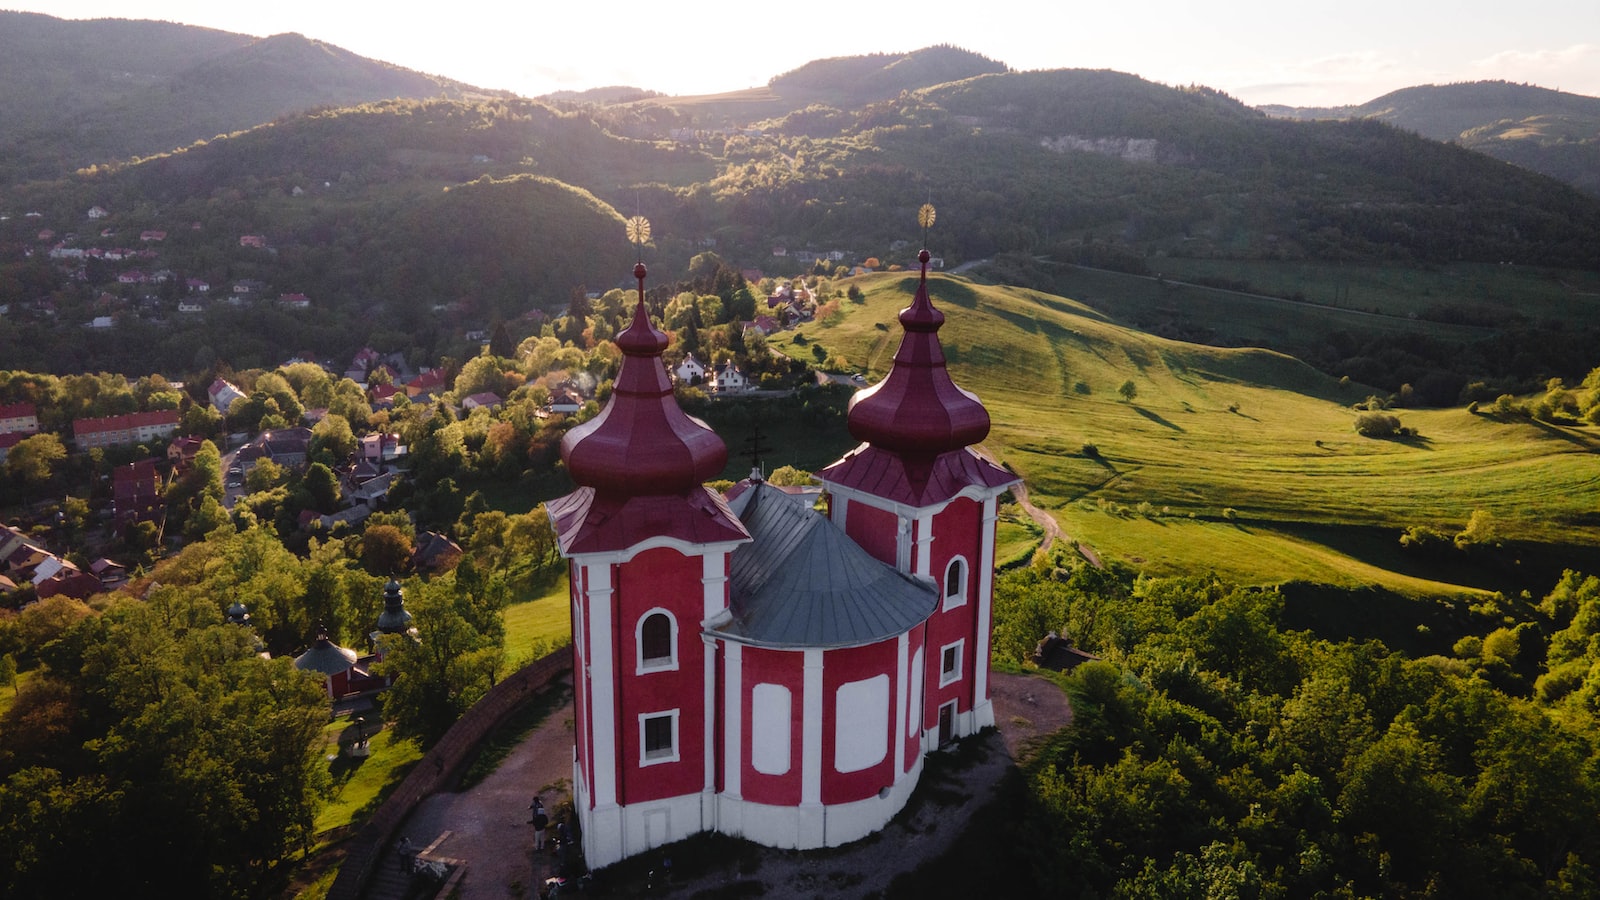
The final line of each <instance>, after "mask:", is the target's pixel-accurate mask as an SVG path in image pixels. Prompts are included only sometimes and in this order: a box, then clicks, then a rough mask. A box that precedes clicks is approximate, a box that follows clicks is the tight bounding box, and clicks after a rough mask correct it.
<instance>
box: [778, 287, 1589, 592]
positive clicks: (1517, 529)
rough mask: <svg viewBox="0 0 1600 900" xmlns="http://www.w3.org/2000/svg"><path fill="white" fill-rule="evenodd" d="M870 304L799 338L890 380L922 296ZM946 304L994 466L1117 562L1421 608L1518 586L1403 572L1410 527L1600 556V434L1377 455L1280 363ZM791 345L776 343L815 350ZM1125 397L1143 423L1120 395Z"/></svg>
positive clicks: (1449, 426) (870, 299)
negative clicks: (1388, 596) (1344, 589)
mask: <svg viewBox="0 0 1600 900" xmlns="http://www.w3.org/2000/svg"><path fill="white" fill-rule="evenodd" d="M855 283H856V284H858V285H859V286H860V287H861V288H862V290H863V291H864V292H865V294H866V298H865V301H864V302H863V303H860V304H846V305H845V309H844V313H843V315H842V316H840V317H838V319H837V321H834V322H831V323H823V324H810V325H807V326H805V327H804V328H802V329H800V333H802V334H804V335H805V338H806V339H807V340H809V341H812V342H816V343H820V344H822V345H824V346H825V347H826V348H827V349H828V351H829V352H830V353H835V354H837V355H839V356H842V357H845V358H846V359H848V360H849V361H850V363H851V364H852V365H853V366H858V367H863V368H866V369H867V370H868V371H869V373H870V374H869V378H878V377H882V375H883V374H884V373H885V372H886V371H887V370H888V368H889V365H890V363H891V360H892V356H893V353H894V350H895V347H896V346H897V345H898V342H899V338H900V329H899V327H898V325H897V324H895V320H894V316H895V313H896V311H897V310H898V309H900V308H901V307H903V306H905V305H906V304H907V303H908V302H909V300H910V297H911V294H912V292H913V291H914V289H915V278H914V277H911V276H908V275H906V274H903V273H900V274H879V275H872V276H865V277H862V278H858V279H856V282H855ZM931 291H932V295H933V297H934V301H935V303H936V305H938V306H939V307H940V309H942V310H943V311H944V313H945V315H946V317H947V319H946V323H945V326H944V328H943V330H942V331H941V332H940V338H941V340H942V341H943V344H944V346H945V350H946V354H947V356H948V358H949V365H950V369H951V371H952V373H953V375H954V377H955V378H956V380H957V382H958V383H959V384H961V385H962V386H963V387H965V388H967V389H969V390H972V391H974V392H976V393H977V394H978V395H979V396H980V397H981V398H982V399H983V401H984V403H985V404H986V405H987V406H988V408H989V412H990V415H991V417H992V419H993V422H994V427H993V430H992V431H991V434H990V436H989V439H988V442H987V446H986V449H987V450H988V451H989V452H991V453H992V454H994V455H995V456H996V457H998V458H999V459H1001V460H1003V461H1004V462H1007V463H1009V464H1010V465H1012V466H1013V467H1014V468H1015V469H1016V471H1017V472H1018V473H1020V474H1021V475H1022V476H1023V477H1024V478H1026V480H1027V482H1028V485H1029V487H1030V490H1031V492H1032V495H1033V502H1034V503H1035V504H1037V505H1039V506H1040V507H1043V508H1047V509H1050V510H1051V511H1053V513H1054V514H1055V515H1056V517H1057V519H1058V521H1059V522H1060V524H1061V525H1062V527H1063V528H1064V529H1065V530H1066V531H1067V533H1068V534H1069V535H1071V536H1072V537H1073V538H1074V539H1077V540H1081V541H1084V542H1086V543H1088V544H1090V545H1091V546H1093V547H1094V548H1096V550H1097V551H1098V552H1099V553H1100V554H1101V556H1102V557H1103V558H1109V559H1120V560H1124V561H1126V562H1129V563H1132V564H1135V565H1138V566H1141V567H1143V568H1145V569H1146V570H1148V571H1152V572H1156V573H1173V572H1180V571H1182V572H1194V571H1206V570H1215V571H1217V572H1218V573H1219V574H1225V575H1227V576H1229V577H1232V578H1237V579H1239V580H1243V581H1247V582H1251V583H1278V582H1283V581H1291V580H1298V581H1311V582H1318V583H1329V584H1343V585H1363V584H1375V585H1379V586H1382V587H1384V588H1387V589H1389V590H1393V591H1396V592H1398V593H1403V594H1406V595H1410V596H1418V595H1425V594H1456V593H1463V592H1472V591H1475V590H1482V589H1500V588H1501V586H1502V585H1503V584H1504V583H1505V581H1506V578H1505V577H1503V576H1504V573H1498V574H1497V573H1489V572H1478V571H1475V570H1474V568H1473V567H1471V566H1465V565H1457V566H1449V565H1446V566H1433V567H1430V568H1420V567H1418V566H1415V565H1411V564H1409V563H1408V562H1407V560H1406V559H1404V558H1399V557H1398V552H1397V551H1398V537H1399V533H1400V531H1401V530H1402V529H1404V528H1405V527H1407V526H1411V525H1427V526H1433V527H1439V528H1443V529H1445V530H1447V531H1450V532H1452V533H1453V532H1454V531H1457V530H1460V529H1461V528H1462V527H1463V526H1464V525H1465V524H1466V522H1467V520H1468V518H1469V517H1470V516H1471V515H1472V513H1473V511H1474V510H1475V509H1482V510H1485V511H1487V512H1488V513H1489V514H1491V516H1492V517H1493V521H1494V523H1495V527H1496V530H1497V533H1498V535H1499V536H1500V537H1501V538H1503V539H1506V540H1508V541H1514V542H1522V545H1531V546H1536V547H1542V548H1544V550H1545V551H1546V552H1544V554H1543V556H1544V557H1546V558H1551V557H1554V558H1559V557H1560V556H1561V554H1562V552H1563V551H1570V553H1571V555H1572V556H1573V557H1574V559H1575V560H1577V559H1579V558H1583V559H1587V558H1588V557H1589V556H1591V555H1592V554H1593V552H1594V550H1595V549H1596V548H1597V547H1600V515H1597V512H1596V509H1597V505H1600V504H1597V501H1600V454H1597V453H1596V450H1597V449H1600V433H1596V430H1595V429H1592V428H1580V427H1571V428H1568V427H1555V426H1548V425H1543V424H1539V423H1533V422H1528V421H1523V420H1516V421H1500V420H1497V419H1495V418H1492V417H1490V416H1487V415H1475V414H1470V413H1468V412H1466V411H1465V410H1464V409H1460V408H1457V409H1440V410H1397V411H1394V412H1395V413H1396V414H1397V415H1399V417H1400V419H1401V421H1402V422H1403V424H1405V425H1406V426H1409V427H1411V428H1414V429H1416V431H1417V436H1416V437H1414V438H1407V439H1402V440H1372V439H1367V438H1363V437H1360V436H1358V435H1357V434H1356V433H1355V431H1354V429H1353V424H1354V421H1355V418H1356V415H1357V412H1356V411H1355V410H1354V409H1352V408H1351V404H1353V403H1355V402H1357V401H1360V400H1363V399H1365V396H1366V392H1365V391H1363V390H1361V389H1360V388H1358V387H1355V386H1346V387H1343V388H1341V386H1340V384H1339V382H1338V381H1336V380H1334V379H1332V378H1329V377H1327V376H1325V375H1323V374H1322V373H1320V372H1317V371H1316V370H1314V369H1312V368H1311V367H1309V366H1307V365H1305V364H1303V363H1301V362H1299V361H1298V360H1295V359H1293V358H1291V357H1288V356H1285V355H1283V354H1279V353H1274V352H1270V351H1265V350H1257V349H1226V348H1215V347H1207V346H1199V345H1194V344H1186V343H1182V342H1178V341H1172V340H1167V339H1163V338H1159V337H1154V336H1151V335H1148V334H1145V333H1142V332H1139V331H1135V330H1132V329H1129V328H1126V327H1122V326H1120V325H1117V324H1115V323H1114V322H1113V321H1112V320H1111V319H1110V317H1109V316H1107V315H1105V314H1103V313H1101V312H1097V311H1096V310H1094V309H1092V308H1090V307H1088V306H1086V305H1084V304H1080V303H1077V302H1075V301H1072V300H1066V299H1062V298H1059V297H1052V296H1049V295H1045V294H1040V293H1038V292H1034V291H1029V290H1022V289H1016V288H1007V287H992V286H981V285H976V284H972V283H969V282H966V281H964V280H960V279H956V278H950V277H943V276H941V277H936V278H935V279H933V281H932V282H931ZM1324 327H1327V326H1326V325H1325V326H1324ZM793 341H794V338H793V336H792V335H788V336H787V341H785V339H784V338H783V337H779V338H777V339H776V340H775V343H776V345H777V347H778V349H780V350H783V351H785V352H790V351H794V352H799V351H801V350H807V351H808V350H809V347H806V346H805V345H801V344H793ZM786 343H789V344H793V346H786ZM1597 362H1600V360H1597ZM1125 381H1131V382H1132V383H1133V385H1134V387H1135V389H1136V391H1137V393H1136V396H1135V397H1134V398H1133V399H1132V401H1131V402H1130V401H1127V400H1125V399H1124V398H1123V397H1122V396H1121V395H1120V393H1119V390H1118V388H1119V386H1120V385H1122V384H1123V383H1124V382H1125ZM1088 445H1092V446H1088ZM1374 534H1376V535H1378V537H1376V538H1375V537H1373V535H1374ZM1385 535H1387V537H1385ZM1391 541H1392V543H1393V546H1392V547H1391V546H1390V543H1391ZM1552 551H1553V552H1552ZM1575 564H1576V563H1575ZM1513 580H1514V579H1513Z"/></svg>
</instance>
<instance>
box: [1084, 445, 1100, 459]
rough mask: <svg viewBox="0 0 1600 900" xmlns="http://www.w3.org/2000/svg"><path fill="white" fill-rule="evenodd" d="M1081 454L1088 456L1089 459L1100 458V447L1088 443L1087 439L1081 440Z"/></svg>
mask: <svg viewBox="0 0 1600 900" xmlns="http://www.w3.org/2000/svg"><path fill="white" fill-rule="evenodd" d="M1083 455H1084V456H1085V457H1087V458H1089V459H1099V458H1100V448H1099V447H1096V446H1095V445H1094V444H1092V443H1090V442H1089V441H1084V442H1083Z"/></svg>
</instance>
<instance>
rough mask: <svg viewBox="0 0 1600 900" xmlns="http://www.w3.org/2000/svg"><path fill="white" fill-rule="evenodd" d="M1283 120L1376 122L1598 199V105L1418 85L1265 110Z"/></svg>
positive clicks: (1581, 97) (1521, 92) (1524, 91)
mask: <svg viewBox="0 0 1600 900" xmlns="http://www.w3.org/2000/svg"><path fill="white" fill-rule="evenodd" d="M1260 108H1261V109H1262V111H1264V112H1266V113H1268V114H1269V115H1273V116H1277V117H1280V118H1289V119H1298V120H1302V121H1304V120H1315V119H1375V120H1378V121H1383V122H1388V123H1389V124H1392V125H1395V126H1397V127H1400V128H1405V129H1407V130H1410V131H1414V132H1416V133H1418V134H1420V135H1422V136H1423V137H1427V138H1432V139H1433V140H1437V141H1446V142H1451V143H1456V144H1460V145H1461V146H1463V147H1467V148H1469V149H1472V150H1476V151H1478V152H1480V153H1483V154H1485V155H1488V156H1492V157H1495V158H1496V159H1500V160H1503V161H1505V162H1509V163H1512V164H1513V165H1516V166H1518V167H1520V168H1524V169H1529V170H1531V171H1535V172H1539V173H1541V174H1544V175H1548V176H1550V177H1552V178H1556V179H1558V180H1561V181H1565V182H1567V183H1568V184H1571V185H1574V186H1575V187H1577V188H1579V189H1580V190H1583V191H1585V192H1586V193H1589V194H1593V195H1595V196H1600V97H1590V96H1587V95H1585V94H1574V93H1570V92H1566V91H1559V90H1551V89H1549V88H1543V87H1538V86H1536V85H1531V84H1515V83H1512V82H1507V81H1472V82H1460V83H1455V84H1444V85H1434V84H1426V85H1416V86H1413V87H1408V88H1401V89H1400V90H1397V91H1390V92H1389V93H1387V94H1384V95H1383V96H1381V97H1377V98H1375V99H1372V100H1369V101H1367V102H1366V103H1361V104H1353V105H1349V106H1333V107H1289V106H1281V105H1270V106H1263V107H1260Z"/></svg>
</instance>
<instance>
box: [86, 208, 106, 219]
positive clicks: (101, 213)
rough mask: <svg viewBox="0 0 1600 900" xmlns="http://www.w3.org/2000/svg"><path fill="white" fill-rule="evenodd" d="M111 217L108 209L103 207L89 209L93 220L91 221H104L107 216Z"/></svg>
mask: <svg viewBox="0 0 1600 900" xmlns="http://www.w3.org/2000/svg"><path fill="white" fill-rule="evenodd" d="M109 215H111V213H109V212H107V211H106V208H105V207H103V206H91V207H89V218H91V219H104V218H105V217H106V216H109Z"/></svg>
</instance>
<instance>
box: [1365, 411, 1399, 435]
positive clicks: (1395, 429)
mask: <svg viewBox="0 0 1600 900" xmlns="http://www.w3.org/2000/svg"><path fill="white" fill-rule="evenodd" d="M1404 433H1406V432H1405V430H1404V429H1403V428H1402V427H1401V425H1400V417H1399V416H1396V415H1393V414H1391V413H1384V412H1364V413H1362V414H1361V415H1359V416H1356V434H1359V435H1361V436H1362V437H1369V438H1387V437H1394V436H1396V435H1399V434H1404Z"/></svg>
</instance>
